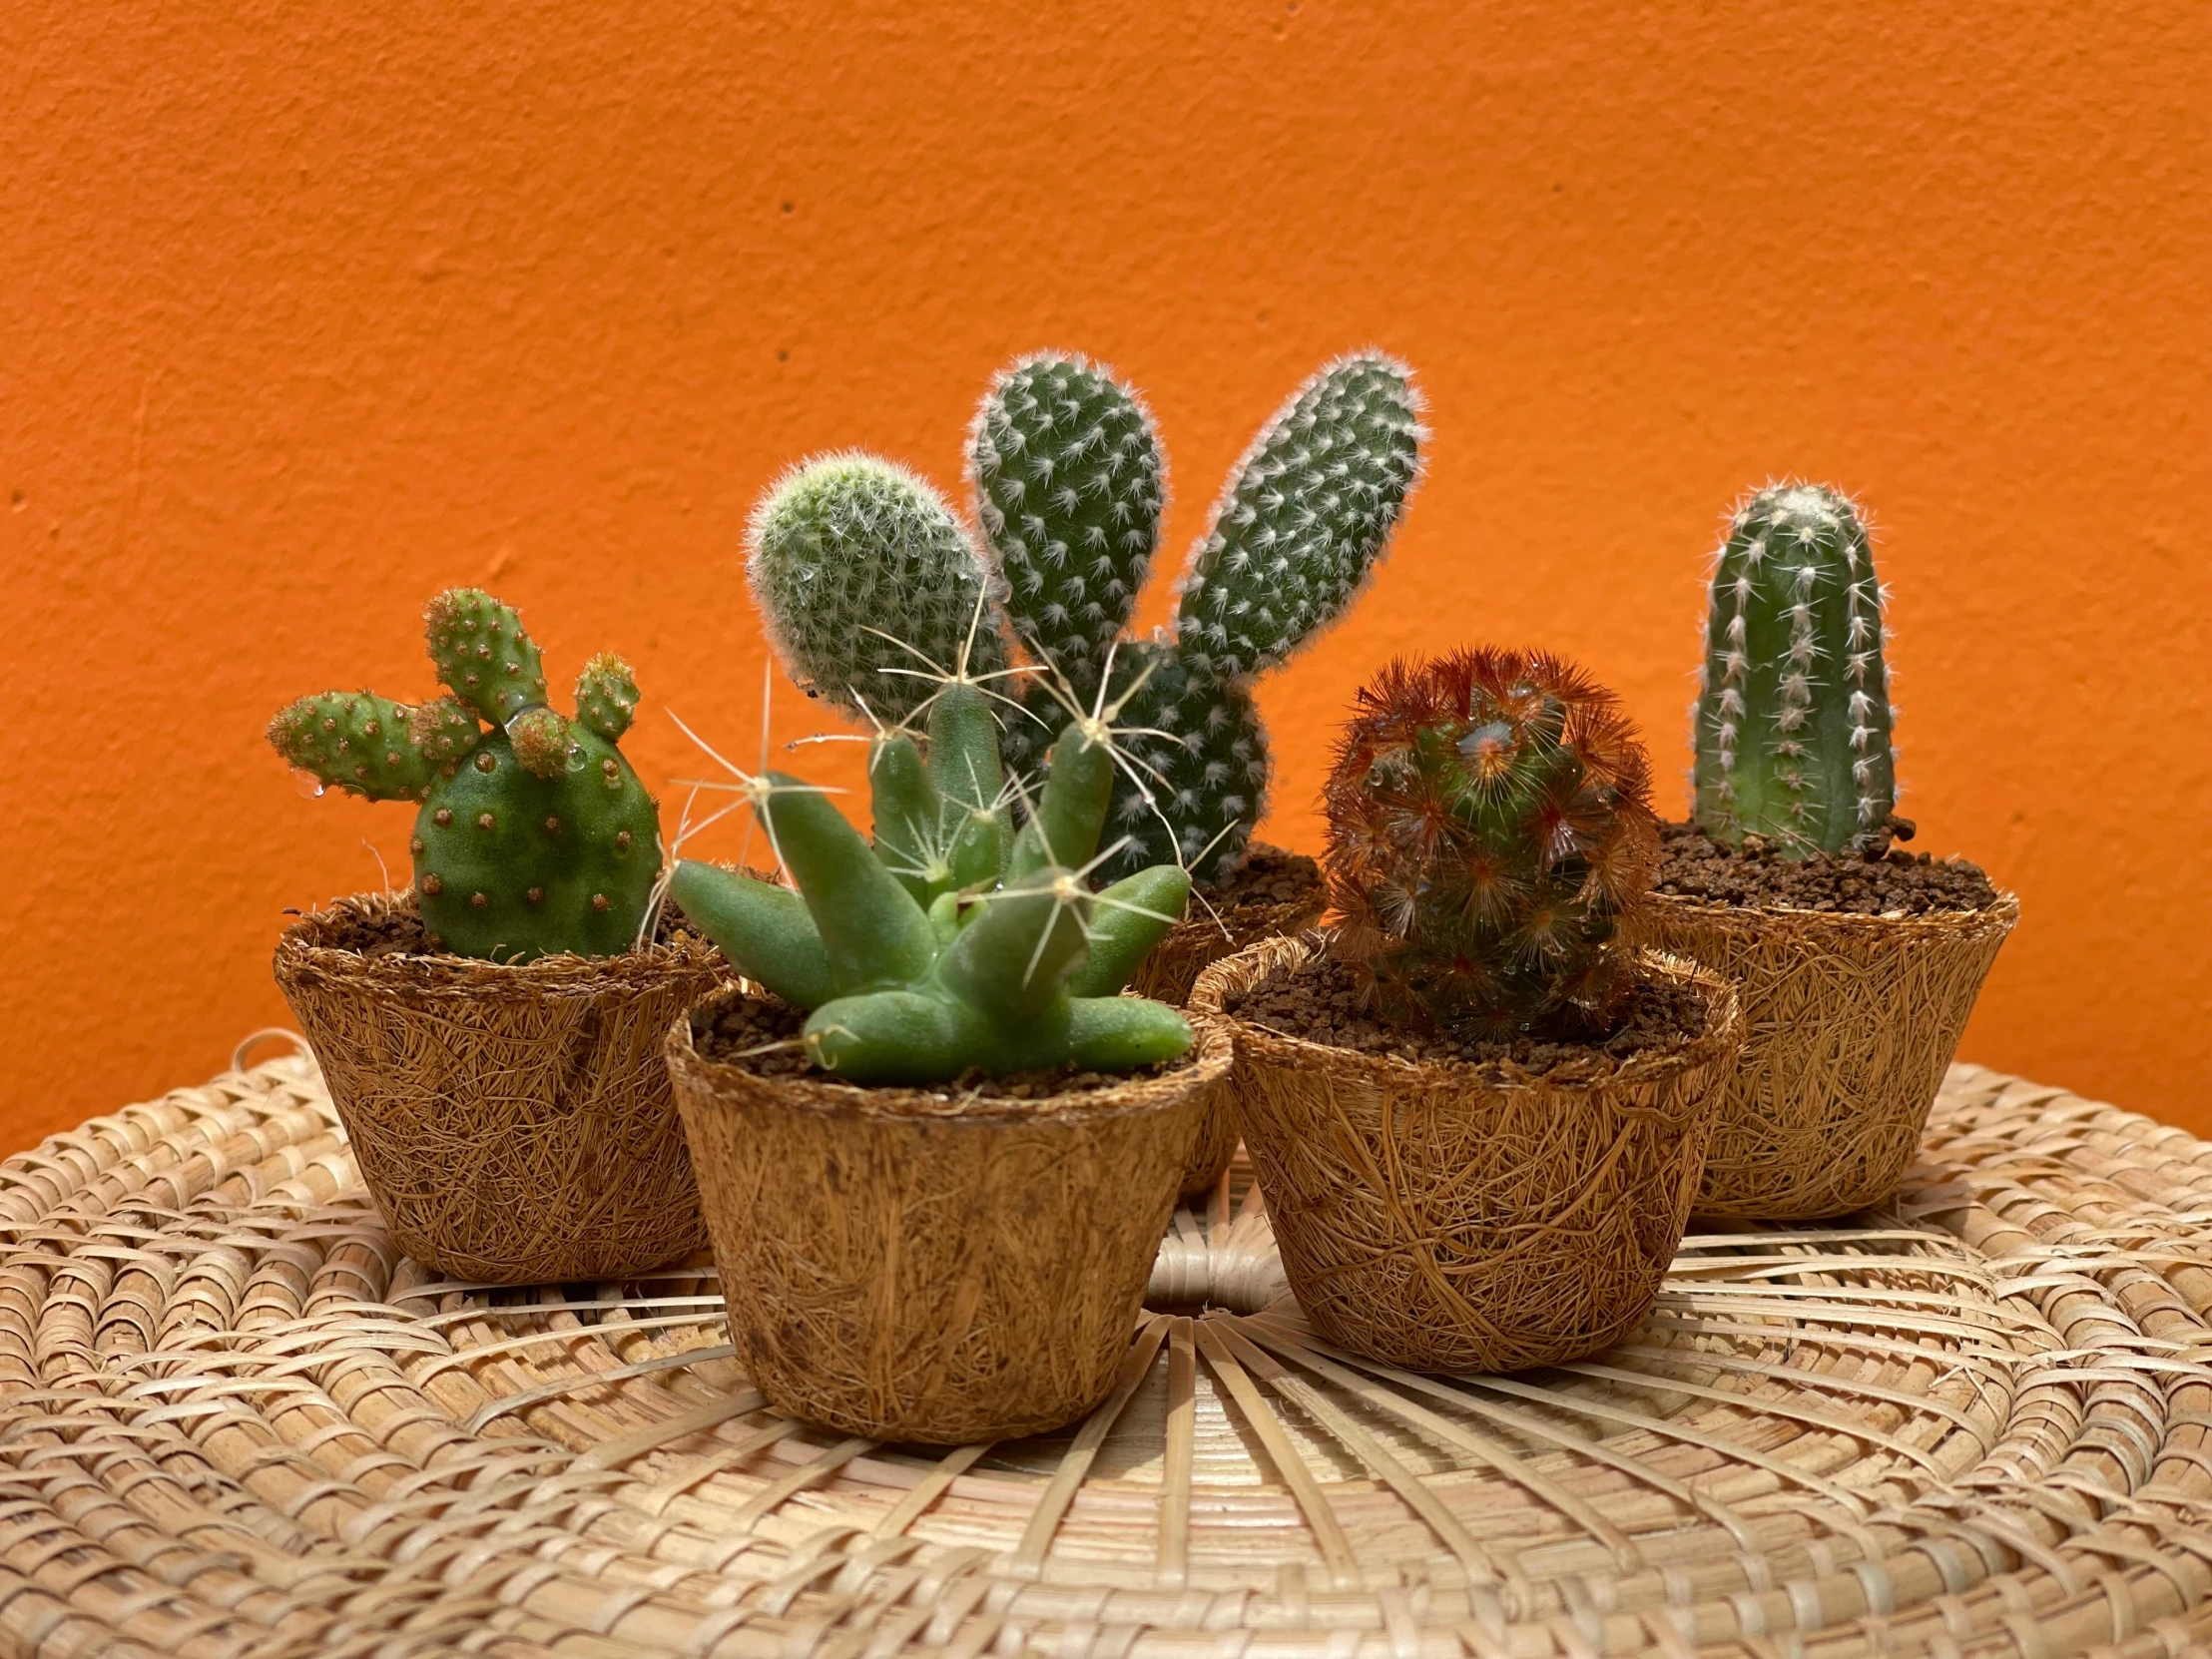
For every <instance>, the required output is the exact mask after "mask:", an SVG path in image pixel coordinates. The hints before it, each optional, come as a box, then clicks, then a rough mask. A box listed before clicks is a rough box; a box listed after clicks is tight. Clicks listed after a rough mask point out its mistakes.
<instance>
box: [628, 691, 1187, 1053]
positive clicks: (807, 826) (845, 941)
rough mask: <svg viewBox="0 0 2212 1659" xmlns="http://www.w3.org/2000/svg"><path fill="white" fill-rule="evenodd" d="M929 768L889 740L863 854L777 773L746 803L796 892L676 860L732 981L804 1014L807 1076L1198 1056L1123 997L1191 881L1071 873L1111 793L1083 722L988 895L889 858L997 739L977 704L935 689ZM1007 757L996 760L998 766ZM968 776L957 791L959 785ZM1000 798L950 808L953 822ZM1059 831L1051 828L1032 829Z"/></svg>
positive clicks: (823, 809) (1001, 842)
mask: <svg viewBox="0 0 2212 1659" xmlns="http://www.w3.org/2000/svg"><path fill="white" fill-rule="evenodd" d="M929 722H930V725H929V748H930V751H931V753H930V754H929V755H928V756H927V757H926V758H925V760H924V764H923V765H922V766H920V767H918V768H917V767H910V766H908V765H907V764H906V760H905V758H904V751H905V750H910V749H911V748H912V740H911V739H910V738H908V737H906V736H904V735H903V734H893V735H891V736H890V737H888V738H885V739H883V740H880V741H879V744H878V755H879V756H880V755H881V754H883V753H884V752H885V749H886V746H903V749H900V750H893V751H891V752H893V753H897V754H898V755H899V759H898V760H897V763H896V778H895V780H894V781H892V782H887V783H883V784H881V785H879V786H878V787H877V788H876V790H875V792H874V804H875V808H876V811H877V813H878V815H879V818H878V824H877V836H878V840H877V844H876V845H875V846H874V847H871V846H870V845H869V843H868V842H867V841H866V840H865V839H863V838H862V837H861V835H860V834H859V832H858V831H857V830H854V829H853V828H852V827H851V826H850V825H849V824H847V823H846V822H845V821H844V818H843V816H842V815H841V814H839V813H838V812H837V810H836V808H835V807H834V806H833V805H832V804H831V803H830V801H829V799H828V798H827V797H826V796H824V795H823V794H822V793H821V792H820V791H817V790H813V789H810V788H809V787H808V786H806V785H805V784H803V783H801V782H800V781H799V780H797V779H795V778H788V777H785V776H782V775H780V774H772V775H770V776H769V777H768V778H766V779H764V780H761V781H760V782H759V784H758V786H757V787H756V790H755V794H754V805H755V811H756V812H757V814H758V815H759V817H760V821H761V825H762V827H763V828H764V829H765V830H767V831H768V833H769V836H770V838H771V840H772V842H773V843H774V845H775V846H776V848H777V851H778V853H779V855H780V856H781V857H782V859H783V861H784V864H785V866H786V868H787V869H788V870H789V871H790V873H791V876H792V879H793V881H794V882H795V883H796V884H797V887H798V892H797V893H796V894H795V893H793V892H792V891H791V889H789V888H786V887H781V886H777V885H774V884H772V883H770V882H766V881H762V880H759V879H757V878H755V877H753V876H748V875H740V874H736V873H733V872H732V871H729V870H726V869H722V868H719V867H717V866H715V865H713V864H704V863H697V862H694V861H692V860H689V859H683V860H679V861H678V863H677V865H676V870H675V874H674V876H673V878H672V881H671V890H672V891H673V892H674V894H675V896H676V899H677V901H678V902H679V903H681V904H682V905H683V906H684V909H685V912H686V914H688V915H690V916H691V917H692V918H693V919H694V920H696V921H697V922H699V924H700V925H701V926H703V927H704V928H705V929H706V930H707V932H708V934H709V935H710V936H711V937H712V938H713V939H714V940H715V942H716V943H717V944H719V945H720V946H721V947H722V949H723V953H724V954H725V955H727V956H728V957H729V958H730V959H731V961H732V962H734V963H735V964H736V965H737V967H738V969H739V971H740V972H742V973H744V974H746V975H747V976H748V977H750V978H752V979H755V980H757V981H759V982H760V983H761V984H764V985H766V986H767V987H768V988H769V989H770V990H773V991H775V992H776V993H777V994H778V995H780V996H782V997H784V998H785V999H786V1000H788V1001H790V1002H793V1003H795V1004H797V1005H798V1006H800V1007H802V1008H807V1009H810V1010H812V1012H811V1013H810V1015H809V1017H808V1020H807V1023H806V1027H805V1031H804V1041H805V1043H806V1046H807V1049H808V1052H809V1054H810V1055H811V1056H812V1057H813V1059H814V1061H815V1063H816V1064H817V1065H819V1066H821V1067H822V1068H823V1069H824V1070H826V1071H830V1072H832V1073H834V1074H836V1075H837V1076H839V1077H842V1078H846V1079H849V1080H851V1081H853V1082H862V1083H904V1084H925V1083H937V1082H943V1081H946V1080H948V1079H951V1078H954V1077H957V1076H959V1075H960V1074H961V1073H962V1072H964V1071H967V1070H970V1069H979V1070H982V1071H984V1072H989V1073H994V1074H995V1073H1001V1072H1007V1071H1019V1070H1026V1069H1029V1068H1032V1067H1048V1066H1055V1065H1059V1064H1063V1063H1066V1062H1070V1061H1072V1062H1075V1063H1077V1064H1080V1065H1083V1066H1087V1067H1093V1068H1097V1069H1101V1070H1114V1071H1125V1070H1128V1069H1130V1068H1132V1067H1134V1066H1139V1065H1144V1064H1148V1063H1150V1062H1153V1061H1157V1060H1168V1059H1173V1058H1174V1057H1176V1056H1177V1055H1179V1054H1181V1053H1183V1052H1184V1050H1185V1049H1187V1048H1188V1047H1189V1046H1190V1041H1191V1031H1190V1026H1189V1025H1188V1023H1187V1022H1186V1021H1185V1020H1184V1019H1183V1016H1182V1015H1181V1014H1179V1013H1177V1012H1176V1011H1175V1010H1174V1009H1172V1008H1168V1007H1165V1006H1163V1005H1161V1004H1159V1003H1157V1002H1147V1001H1145V1000H1143V999H1141V998H1137V997H1125V996H1121V995H1118V994H1117V993H1118V992H1119V991H1120V990H1121V988H1122V987H1123V986H1124V985H1126V984H1127V983H1128V981H1129V978H1130V976H1131V975H1132V974H1134V973H1135V971H1136V969H1137V966H1138V964H1139V963H1140V962H1142V960H1143V959H1144V956H1145V954H1146V953H1147V952H1148V951H1149V950H1150V949H1151V948H1152V946H1153V945H1154V944H1156V943H1157V942H1158V941H1159V939H1160V937H1161V936H1162V935H1163V934H1165V933H1166V931H1167V929H1168V928H1169V926H1171V925H1172V924H1173V923H1174V921H1175V920H1176V919H1178V918H1179V917H1180V916H1181V914H1182V909H1183V903H1184V900H1185V898H1186V897H1187V896H1188V893H1189V890H1190V886H1189V880H1188V878H1187V877H1186V876H1185V875H1184V874H1183V872H1182V871H1181V870H1179V869H1176V868H1174V867H1172V866H1170V867H1167V868H1165V869H1160V870H1154V871H1148V872H1145V874H1144V876H1143V878H1142V880H1141V881H1132V882H1124V883H1121V884H1119V885H1118V886H1117V887H1114V888H1110V889H1109V890H1108V891H1107V892H1105V893H1099V894H1094V893H1093V892H1092V891H1091V889H1090V887H1089V885H1088V883H1087V882H1086V881H1085V880H1084V879H1083V877H1082V875H1081V874H1080V873H1079V871H1080V868H1081V865H1082V863H1083V862H1084V861H1085V860H1087V859H1088V858H1090V856H1091V854H1092V852H1093V850H1094V849H1095V847H1096V845H1097V842H1098V837H1099V833H1100V830H1101V828H1102V826H1103V823H1104V818H1105V803H1106V796H1107V793H1108V791H1107V789H1106V788H1102V787H1100V786H1099V778H1100V776H1101V769H1102V766H1103V765H1105V764H1107V763H1105V762H1104V758H1103V757H1101V756H1099V755H1097V754H1095V753H1093V749H1094V747H1095V746H1094V745H1092V744H1091V742H1090V741H1089V740H1088V739H1087V738H1086V736H1085V734H1084V733H1083V732H1082V731H1081V730H1080V728H1079V727H1078V726H1074V725H1071V726H1070V727H1069V728H1068V729H1067V730H1066V731H1065V732H1063V733H1062V734H1061V736H1060V739H1059V742H1058V743H1057V744H1056V745H1055V746H1054V752H1053V759H1052V762H1051V765H1050V769H1049V772H1048V776H1047V778H1046V780H1045V786H1044V798H1043V799H1042V800H1041V801H1040V804H1039V809H1038V814H1037V818H1036V819H1035V820H1034V821H1033V825H1032V830H1034V832H1032V830H1024V832H1023V837H1024V838H1023V839H1022V840H1020V841H1018V842H1016V841H1014V840H1012V839H1011V838H1000V839H998V840H996V841H994V842H993V845H994V846H995V847H996V848H997V853H996V857H995V858H994V860H993V867H992V868H991V869H990V870H989V871H988V873H987V876H986V878H985V879H984V880H982V881H979V882H976V883H973V884H969V885H965V886H952V885H949V884H946V882H945V879H944V878H943V877H942V876H941V875H940V876H939V878H938V879H935V880H930V881H924V882H918V883H917V881H916V879H915V878H914V875H913V872H912V871H913V866H912V864H911V862H910V861H909V858H908V851H909V847H908V844H907V843H906V842H901V844H900V846H899V848H898V850H896V851H894V852H893V853H891V854H890V855H885V854H884V852H883V850H882V846H883V842H882V835H883V832H884V830H885V829H886V828H887V826H886V825H885V823H884V822H883V821H882V819H881V817H880V815H882V814H884V813H885V812H886V810H888V811H889V812H890V813H891V814H892V815H893V816H894V818H895V821H896V823H897V825H898V826H899V830H898V833H899V834H901V835H904V834H906V833H907V830H908V827H910V826H912V825H913V824H915V823H916V822H925V821H926V820H927V818H928V814H929V809H930V807H931V805H932V797H933V796H934V795H935V792H936V791H937V788H938V786H937V784H936V782H935V778H936V774H937V770H938V769H937V766H936V765H935V764H934V763H936V762H937V761H938V759H939V751H940V748H941V747H944V746H947V745H950V744H952V743H954V742H957V741H958V740H959V739H960V738H962V737H964V736H970V735H973V734H975V733H978V732H981V731H983V730H985V729H987V728H988V727H989V725H990V723H991V716H990V712H989V709H988V706H987V704H986V703H985V701H984V698H983V694H982V693H981V691H980V690H979V689H978V688H976V687H975V686H973V685H970V684H966V683H961V682H955V683H953V684H950V685H947V686H944V687H942V688H941V689H940V691H939V693H938V695H937V699H936V701H935V703H933V704H932V705H931V708H930V716H929ZM994 759H995V758H994ZM968 770H969V768H968V766H967V764H966V763H965V762H963V763H962V764H961V765H960V767H959V768H958V769H957V773H956V774H955V776H960V777H964V776H965V775H966V774H967V772H968ZM977 812H980V813H982V815H983V820H988V819H991V818H992V816H993V815H992V813H991V811H990V806H989V804H988V803H984V804H981V805H977V804H974V803H969V802H962V803H958V804H954V805H953V806H952V816H951V817H948V818H947V820H946V822H947V823H950V822H952V818H953V817H957V816H960V815H969V819H968V821H969V822H978V823H979V822H982V821H983V820H978V819H975V818H973V817H972V815H973V814H975V813H977ZM1047 824H1050V825H1052V826H1055V827H1056V828H1054V829H1051V830H1045V829H1041V828H1037V827H1039V826H1044V825H1047Z"/></svg>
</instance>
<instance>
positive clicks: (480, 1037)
mask: <svg viewBox="0 0 2212 1659" xmlns="http://www.w3.org/2000/svg"><path fill="white" fill-rule="evenodd" d="M413 908H414V898H413V895H412V894H411V893H399V894H384V893H371V894H361V895H359V896H357V897H354V898H349V899H345V900H343V901H341V903H340V904H339V906H338V907H336V908H334V909H329V910H321V911H317V912H316V913H315V914H313V915H310V916H306V917H304V918H302V919H301V920H300V921H298V922H296V923H294V924H293V925H292V926H291V927H289V928H288V929H286V930H285V933H284V936H283V938H282V939H281V940H280V941H279V942H278V944H277V962H276V969H277V984H278V985H279V986H281V987H282V989H283V993H284V998H285V1000H286V1001H288V1002H289V1003H290V1004H291V1010H292V1013H293V1015H294V1016H295V1017H296V1018H297V1019H298V1021H299V1027H300V1029H301V1030H302V1031H303V1032H305V1033H306V1037H307V1041H308V1043H309V1044H310V1045H311V1046H312V1047H313V1049H314V1053H315V1059H316V1062H317V1063H318V1064H319V1065H320V1066H321V1068H322V1078H323V1081H324V1083H326V1084H327V1085H328V1087H329V1090H330V1098H331V1100H332V1101H333V1102H334V1103H335V1104H336V1106H337V1111H338V1117H339V1118H340V1119H341V1120H342V1121H343V1122H344V1124H345V1133H346V1138H347V1139H348V1140H349V1141H351V1142H352V1146H353V1157H354V1161H355V1162H356V1163H357V1164H358V1165H359V1167H360V1172H361V1180H362V1182H363V1184H364V1185H366V1186H367V1188H368V1191H369V1196H370V1197H372V1198H374V1199H375V1201H376V1208H377V1209H378V1210H379V1211H380V1212H381V1213H382V1215H383V1218H384V1225H385V1227H386V1228H387V1229H388V1230H389V1231H390V1233H391V1236H392V1239H393V1242H395V1243H396V1244H397V1245H398V1246H399V1248H400V1249H402V1250H404V1251H405V1252H406V1253H407V1254H408V1255H409V1256H412V1257H413V1258H415V1260H417V1261H418V1262H424V1263H427V1264H429V1265H430V1266H432V1267H434V1268H436V1269H438V1271H440V1272H441V1273H446V1274H450V1275H452V1276H454V1277H456V1278H461V1279H473V1280H483V1281H487V1282H490V1283H494V1284H548V1283H560V1282H564V1281H572V1280H589V1279H620V1278H622V1277H624V1276H625V1275H628V1274H632V1273H636V1272H639V1271H641V1270H643V1269H646V1268H652V1267H658V1266H660V1265H661V1264H662V1263H664V1262H670V1261H674V1260H676V1259H677V1258H679V1257H682V1256H685V1255H688V1254H689V1253H690V1252H692V1251H694V1250H697V1249H698V1248H699V1246H700V1245H701V1243H703V1242H704V1240H705V1225H704V1223H703V1221H702V1220H701V1217H700V1213H699V1197H698V1190H697V1188H696V1187H695V1186H694V1185H693V1182H692V1173H691V1160H690V1158H689V1156H688V1155H687V1154H686V1151H685V1148H684V1134H683V1129H682V1126H681V1125H680V1124H679V1123H678V1121H677V1117H676V1106H675V1101H674V1098H673V1096H672V1095H671V1093H670V1090H669V1083H668V1069H667V1067H666V1065H665V1064H664V1063H663V1061H662V1059H661V1041H662V1038H663V1037H664V1036H665V1035H666V1033H667V1031H668V1026H669V1022H670V1021H671V1020H672V1019H674V1018H676V1017H677V1015H678V1014H680V1013H681V1012H682V1011H683V1010H684V1009H685V1008H686V1007H687V1006H689V1005H690V1004H691V1003H692V1002H694V1001H696V1000H697V999H698V998H700V997H701V996H704V995H705V994H706V993H707V992H708V991H710V990H712V989H713V988H714V986H715V985H716V984H717V983H718V982H719V981H720V980H721V979H722V977H723V976H724V975H725V974H726V973H727V971H728V964H727V963H725V962H724V961H723V959H722V956H721V954H720V953H719V952H718V951H716V950H715V948H714V947H713V946H712V945H710V944H708V943H706V942H705V941H704V940H701V939H698V938H696V937H694V936H692V935H690V934H683V935H679V937H678V939H677V941H676V942H674V943H668V944H655V945H652V946H650V947H648V948H646V949H644V950H633V951H630V952H628V953H627V954H625V955H621V956H609V957H582V956H547V957H541V958H540V959H539V960H537V961H534V962H525V963H520V964H505V963H498V962H484V961H477V960H474V959H473V958H470V957H465V956H449V955H396V954H395V955H386V956H368V955H364V954H362V953H361V952H360V951H358V950H353V949H349V948H344V947H341V946H339V945H337V944H336V943H335V942H333V941H334V940H335V939H336V938H337V937H338V936H339V933H340V926H341V923H342V922H343V921H344V920H345V919H346V914H347V912H348V911H350V912H353V913H355V914H358V915H363V916H367V917H370V918H377V917H382V916H386V915H390V914H392V913H394V912H399V911H405V912H408V913H410V914H411V913H412V911H413Z"/></svg>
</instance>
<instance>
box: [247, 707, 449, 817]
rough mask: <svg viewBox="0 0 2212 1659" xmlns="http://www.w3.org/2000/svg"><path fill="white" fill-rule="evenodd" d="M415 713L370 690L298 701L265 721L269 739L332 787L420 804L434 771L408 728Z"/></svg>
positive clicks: (291, 760)
mask: <svg viewBox="0 0 2212 1659" xmlns="http://www.w3.org/2000/svg"><path fill="white" fill-rule="evenodd" d="M413 712H414V711H413V710H411V709H409V708H408V707H407V705H406V704H404V703H394V702H393V701H392V700H391V699H390V698H388V697H378V696H377V695H376V694H375V693H374V692H366V691H362V692H324V693H322V694H321V695H320V696H319V697H302V698H301V699H299V701H298V702H296V703H293V704H290V705H289V706H287V707H286V708H285V709H284V710H283V711H282V712H280V713H279V714H278V715H277V718H276V719H275V720H272V721H271V722H270V723H269V741H270V743H271V744H272V745H274V746H275V747H276V750H277V754H279V755H281V756H282V757H283V758H284V759H285V760H286V761H287V762H289V763H290V764H291V765H293V766H295V767H297V768H299V770H300V771H302V772H309V773H312V774H313V775H314V776H315V777H316V778H318V779H320V780H321V781H322V783H323V784H324V785H326V786H327V787H329V788H331V789H337V790H347V791H350V792H351V793H352V794H354V795H359V796H366V797H367V798H368V799H369V800H371V801H419V800H420V799H421V798H422V796H423V793H424V792H425V791H427V790H428V789H429V787H430V777H431V773H432V771H433V767H432V763H431V761H430V759H429V758H428V757H427V756H426V755H425V754H424V753H423V751H422V749H421V747H420V746H419V745H418V744H417V743H416V741H415V739H414V736H413V734H412V733H411V731H410V730H409V725H408V717H409V716H410V715H411V714H412V713H413Z"/></svg>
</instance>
